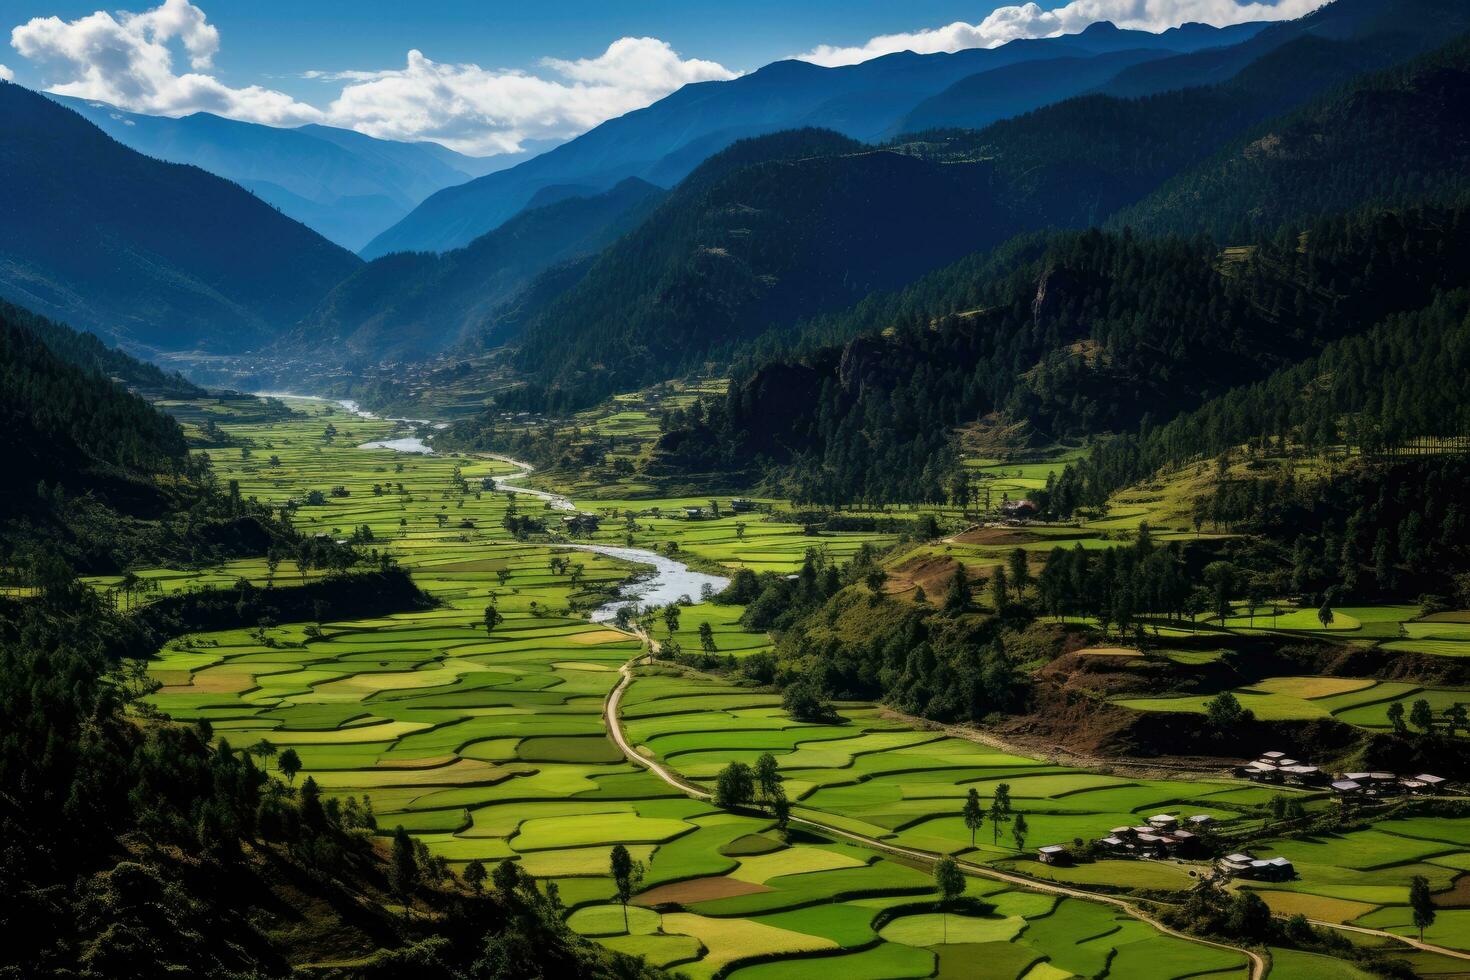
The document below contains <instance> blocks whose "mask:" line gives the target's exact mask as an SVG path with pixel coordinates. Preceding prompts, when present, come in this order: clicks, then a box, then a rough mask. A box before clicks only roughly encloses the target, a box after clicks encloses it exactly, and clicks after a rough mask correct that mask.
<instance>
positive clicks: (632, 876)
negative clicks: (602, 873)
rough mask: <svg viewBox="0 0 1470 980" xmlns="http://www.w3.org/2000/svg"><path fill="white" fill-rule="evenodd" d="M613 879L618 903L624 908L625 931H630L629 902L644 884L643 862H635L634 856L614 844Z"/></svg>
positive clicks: (620, 845) (624, 848)
mask: <svg viewBox="0 0 1470 980" xmlns="http://www.w3.org/2000/svg"><path fill="white" fill-rule="evenodd" d="M611 864H612V879H613V887H614V888H616V889H617V894H618V901H619V902H621V903H622V906H623V931H624V932H627V931H628V900H629V899H631V898H632V897H633V893H634V892H636V891H637V890H638V886H639V885H641V884H642V883H643V862H642V861H634V860H633V855H631V854H629V853H628V849H627V848H626V847H624V846H623V845H622V844H614V845H613V849H612V859H611Z"/></svg>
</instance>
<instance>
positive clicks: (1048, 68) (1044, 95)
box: [897, 48, 1168, 133]
mask: <svg viewBox="0 0 1470 980" xmlns="http://www.w3.org/2000/svg"><path fill="white" fill-rule="evenodd" d="M1167 56H1168V52H1167V51H1163V50H1160V49H1158V48H1136V49H1134V50H1131V51H1113V52H1109V53H1107V54H1099V55H1093V56H1092V57H1090V58H1049V59H1046V60H1044V61H1025V62H1021V63H1020V64H1016V65H1008V66H1006V67H1005V68H996V69H994V70H992V71H982V72H979V73H977V74H974V75H970V76H969V77H968V78H962V79H960V80H959V81H958V82H955V83H954V84H953V85H951V86H950V87H949V88H947V89H945V90H944V91H943V92H940V93H939V94H938V95H936V96H934V97H932V98H928V99H925V100H924V101H923V102H920V103H919V104H918V105H916V106H914V108H913V109H912V110H911V111H910V112H909V113H908V114H907V115H906V116H904V118H903V119H902V120H901V121H900V122H899V124H898V127H897V128H898V131H899V132H901V133H918V132H922V131H924V130H928V129H983V128H984V127H986V126H988V125H990V124H991V123H993V122H995V121H997V120H999V119H1005V118H1007V117H1009V116H1014V115H1016V114H1017V113H1019V112H1027V111H1029V110H1031V109H1036V108H1039V107H1041V106H1044V105H1048V104H1050V103H1053V102H1060V101H1061V100H1063V99H1067V98H1070V97H1072V96H1074V95H1080V94H1081V93H1083V92H1085V91H1087V90H1088V89H1090V88H1093V87H1094V86H1097V85H1101V84H1102V83H1103V82H1106V81H1108V80H1109V79H1111V78H1113V77H1114V76H1116V75H1117V74H1118V72H1120V71H1122V70H1123V69H1125V68H1128V67H1131V66H1133V65H1136V64H1139V63H1142V62H1146V61H1153V60H1155V59H1157V58H1164V57H1167Z"/></svg>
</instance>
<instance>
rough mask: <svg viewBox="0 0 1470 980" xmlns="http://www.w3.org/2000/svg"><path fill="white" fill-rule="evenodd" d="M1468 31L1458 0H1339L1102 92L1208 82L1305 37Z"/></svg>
mask: <svg viewBox="0 0 1470 980" xmlns="http://www.w3.org/2000/svg"><path fill="white" fill-rule="evenodd" d="M1464 30H1470V10H1467V9H1466V7H1465V5H1464V4H1463V3H1461V2H1459V0H1334V2H1332V3H1330V4H1327V5H1325V6H1323V7H1321V8H1319V9H1317V10H1315V11H1313V12H1312V13H1310V14H1307V15H1306V16H1303V17H1299V18H1297V19H1296V20H1290V21H1282V22H1279V23H1276V24H1271V25H1269V26H1267V27H1266V28H1264V29H1263V30H1261V31H1260V32H1258V33H1256V34H1254V35H1253V36H1252V37H1249V38H1247V39H1245V40H1242V41H1241V42H1240V43H1239V44H1234V45H1229V46H1220V47H1218V48H1213V49H1207V50H1201V51H1197V52H1191V53H1187V54H1181V55H1178V56H1176V57H1172V58H1160V59H1157V60H1154V61H1150V62H1148V63H1146V64H1140V65H1135V66H1133V67H1131V68H1128V69H1125V70H1123V71H1121V72H1119V73H1118V75H1117V77H1115V78H1114V79H1112V80H1111V81H1110V82H1108V83H1106V84H1104V85H1101V86H1099V87H1098V91H1099V92H1102V93H1105V94H1108V95H1118V96H1124V97H1130V96H1139V95H1153V94H1157V93H1159V92H1167V91H1170V90H1172V89H1178V88H1183V87H1186V86H1190V85H1209V84H1212V83H1215V82H1220V81H1224V80H1225V79H1227V78H1230V77H1231V76H1233V75H1235V74H1236V73H1237V72H1239V71H1240V70H1241V69H1243V68H1244V67H1245V66H1246V65H1248V64H1250V63H1251V62H1252V61H1255V60H1256V59H1258V58H1261V57H1263V56H1265V55H1266V54H1269V53H1270V52H1272V51H1274V50H1276V49H1277V48H1279V47H1281V46H1283V45H1286V44H1289V43H1291V42H1292V41H1296V40H1300V39H1301V38H1308V37H1315V38H1322V39H1325V40H1338V41H1341V40H1349V39H1352V38H1361V37H1369V36H1375V35H1387V34H1402V35H1406V36H1412V37H1417V38H1420V39H1425V40H1427V41H1428V43H1429V44H1431V45H1432V44H1434V43H1439V42H1442V41H1443V40H1444V39H1445V38H1448V37H1450V36H1452V35H1454V34H1458V33H1459V32H1461V31H1464ZM1433 39H1438V41H1435V40H1433Z"/></svg>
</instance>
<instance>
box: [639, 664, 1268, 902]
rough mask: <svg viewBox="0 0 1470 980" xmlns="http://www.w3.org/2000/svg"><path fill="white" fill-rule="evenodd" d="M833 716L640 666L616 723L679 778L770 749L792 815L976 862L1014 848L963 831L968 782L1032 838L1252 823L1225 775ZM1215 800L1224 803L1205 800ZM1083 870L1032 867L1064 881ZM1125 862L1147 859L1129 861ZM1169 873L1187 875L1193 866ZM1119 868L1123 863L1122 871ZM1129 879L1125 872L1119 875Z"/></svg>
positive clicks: (847, 711)
mask: <svg viewBox="0 0 1470 980" xmlns="http://www.w3.org/2000/svg"><path fill="white" fill-rule="evenodd" d="M841 714H842V717H843V719H844V721H843V723H842V724H840V725H815V724H806V723H802V722H796V721H793V720H792V719H790V718H789V717H788V716H787V715H786V714H785V713H784V712H783V711H781V710H780V707H779V704H778V702H777V700H776V698H775V697H773V696H767V695H760V694H752V693H748V692H746V691H743V690H740V689H738V688H733V687H730V686H729V685H727V684H725V683H723V682H721V681H718V680H710V679H699V678H695V677H671V676H662V675H658V674H655V675H654V676H648V677H641V678H640V679H639V680H637V681H636V682H635V683H634V684H633V685H632V687H631V688H630V689H629V692H628V694H627V695H626V696H625V697H624V706H623V712H622V715H623V719H624V729H625V731H626V733H627V735H628V738H629V740H630V741H631V742H633V743H634V744H636V745H637V746H638V747H639V749H640V751H645V752H646V754H648V755H650V756H656V757H657V758H659V759H660V760H661V761H663V762H665V763H666V764H668V765H669V766H670V767H672V768H674V769H675V770H677V771H678V772H679V773H681V774H682V775H684V776H686V777H688V778H690V779H692V780H694V781H695V782H698V783H703V784H706V785H709V784H710V783H711V782H712V780H713V778H714V776H715V775H716V774H717V773H718V772H719V770H720V769H721V768H723V767H724V766H725V765H727V764H729V763H730V762H734V761H742V762H753V761H754V760H755V759H756V758H757V757H758V756H759V755H760V754H761V753H763V752H770V753H772V754H773V755H774V756H775V757H776V760H777V762H778V763H779V764H780V767H781V773H782V776H783V777H784V779H785V787H786V791H787V793H788V795H790V797H791V798H792V799H793V800H794V801H796V803H797V808H796V812H797V814H798V815H807V816H811V817H817V818H820V819H822V820H824V821H826V822H829V823H832V824H833V825H836V826H841V827H843V828H845V829H849V830H852V831H854V832H856V833H861V834H864V835H867V836H871V837H875V838H879V839H882V840H884V841H889V842H892V843H894V844H898V845H901V846H905V847H913V848H919V849H922V850H926V851H934V852H941V853H950V854H962V855H964V856H966V857H967V858H969V859H971V860H979V861H991V862H995V861H1001V862H1012V861H1014V860H1015V859H1016V858H1017V857H1018V851H1017V849H1016V847H1015V845H1014V840H1013V839H1012V838H1011V835H1010V827H1009V826H1008V825H1007V826H1004V827H1002V828H1000V832H999V834H997V833H996V832H995V829H994V828H992V827H991V826H990V825H989V824H986V825H985V826H984V827H983V828H982V831H981V832H980V833H979V834H978V835H977V836H976V839H975V841H974V843H973V845H972V843H971V839H970V837H971V835H970V832H969V830H968V829H966V828H965V826H964V823H963V821H962V820H961V818H960V809H961V807H962V806H963V803H964V799H965V796H966V794H967V793H968V791H969V790H970V788H971V787H973V788H975V789H976V790H978V792H979V793H980V795H981V796H982V797H984V798H985V799H987V800H988V799H989V798H990V797H991V796H992V795H993V793H994V789H995V786H996V785H997V784H999V783H1002V782H1003V783H1006V784H1007V785H1009V787H1010V795H1011V798H1012V800H1013V801H1014V806H1015V808H1016V810H1017V811H1019V812H1024V813H1025V814H1026V821H1027V823H1028V824H1029V827H1030V833H1029V835H1028V837H1027V845H1028V848H1034V847H1036V846H1038V845H1043V844H1054V843H1071V842H1072V841H1073V839H1074V838H1078V837H1081V838H1084V839H1092V838H1094V837H1099V836H1105V835H1106V833H1107V831H1109V830H1110V829H1111V828H1113V827H1117V826H1120V825H1124V824H1127V825H1130V826H1132V825H1135V824H1137V823H1139V822H1140V821H1141V820H1142V819H1143V818H1146V817H1148V816H1152V815H1155V814H1158V813H1173V814H1176V815H1180V814H1182V815H1192V814H1198V813H1203V814H1209V815H1210V816H1213V817H1214V818H1215V819H1216V820H1217V821H1219V822H1220V824H1221V825H1222V826H1231V825H1238V826H1241V827H1244V826H1248V825H1249V824H1250V822H1251V821H1252V820H1255V819H1257V818H1255V817H1252V816H1249V815H1247V814H1243V813H1242V812H1241V807H1242V806H1249V805H1250V803H1249V802H1247V801H1248V800H1253V799H1254V798H1253V796H1252V795H1251V794H1253V793H1255V794H1258V795H1261V798H1262V800H1264V794H1260V791H1259V790H1253V789H1250V788H1243V787H1242V786H1241V784H1239V783H1233V782H1219V783H1210V782H1191V783H1183V782H1178V781H1167V780H1135V779H1128V778H1125V777H1122V776H1111V775H1105V774H1101V773H1095V772H1089V771H1085V770H1078V769H1068V768H1064V767H1061V766H1056V765H1053V764H1050V763H1047V762H1042V761H1038V760H1036V759H1031V758H1027V757H1025V756H1018V755H1012V754H1009V753H1006V752H1002V751H999V750H997V749H993V748H991V747H989V746H986V745H983V744H980V743H977V742H971V741H967V740H964V739H959V738H951V737H946V736H944V735H940V734H936V733H932V732H917V731H913V730H912V729H910V728H908V727H906V726H905V725H904V724H903V723H902V722H900V721H897V720H893V719H890V718H885V717H884V716H883V713H882V712H881V710H880V709H877V708H874V707H871V706H867V705H846V706H843V708H842V711H841ZM1217 798H1218V799H1219V800H1221V801H1222V802H1223V803H1225V804H1226V805H1224V806H1212V805H1211V803H1212V801H1214V800H1216V799H1217ZM1095 867H1096V865H1088V866H1084V867H1082V868H1072V869H1063V868H1057V869H1052V868H1043V867H1042V866H1038V865H1034V863H1032V864H1030V865H1028V868H1027V870H1028V873H1030V872H1035V871H1044V872H1046V873H1048V875H1049V876H1054V877H1058V879H1059V880H1072V879H1071V878H1070V877H1069V876H1071V875H1078V874H1085V873H1086V870H1085V869H1087V868H1095ZM1124 867H1126V868H1133V869H1141V868H1147V867H1151V866H1149V865H1144V864H1139V863H1137V862H1126V863H1124ZM1168 867H1169V868H1170V871H1171V873H1172V874H1173V877H1175V878H1183V879H1187V877H1188V875H1187V872H1182V871H1175V870H1174V866H1168ZM1120 873H1121V874H1122V876H1123V877H1124V878H1127V877H1128V874H1129V872H1127V871H1123V872H1120ZM1123 883H1124V884H1127V882H1126V881H1125V882H1123Z"/></svg>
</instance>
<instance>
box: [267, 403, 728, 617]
mask: <svg viewBox="0 0 1470 980" xmlns="http://www.w3.org/2000/svg"><path fill="white" fill-rule="evenodd" d="M255 394H256V395H257V396H259V397H262V398H300V399H304V400H306V401H315V402H334V403H336V404H338V405H340V406H342V407H343V408H344V409H346V410H347V411H349V412H351V413H352V414H354V415H357V416H358V417H360V418H365V419H375V418H378V417H379V416H377V415H374V414H373V413H372V412H369V411H366V410H364V409H363V408H361V407H360V406H359V405H358V404H357V403H356V402H353V401H346V400H342V399H331V398H322V397H319V396H316V395H298V394H295V393H293V392H284V391H258V392H255ZM387 421H390V422H406V423H409V424H414V425H432V426H433V427H435V428H441V427H443V426H445V425H446V424H447V423H444V422H431V421H428V420H426V419H387ZM357 448H359V449H388V450H391V451H393V452H398V453H413V454H416V455H433V453H434V450H433V447H431V446H430V445H429V444H428V443H426V442H424V441H423V439H421V438H419V437H418V436H403V437H400V438H397V439H378V440H375V441H373V442H365V443H363V444H362V445H361V446H358V447H357ZM482 455H484V456H487V457H489V458H490V459H496V460H499V461H500V462H502V463H509V464H510V465H511V466H514V467H516V468H517V469H518V470H520V472H518V473H510V474H507V475H505V476H499V477H496V478H495V486H496V489H497V490H499V491H501V492H503V493H513V494H515V495H516V496H518V497H519V496H526V497H536V498H538V499H540V500H544V501H546V502H547V503H549V504H550V505H551V507H552V509H553V510H560V511H576V509H577V506H576V504H574V503H572V502H571V500H570V499H568V498H567V497H564V496H562V495H561V494H558V493H552V492H551V491H549V490H537V489H535V488H533V487H522V486H517V485H515V481H517V480H524V479H525V478H526V477H528V476H530V475H531V473H532V472H534V470H535V467H533V466H532V465H531V464H530V463H526V462H523V461H521V460H519V459H512V458H511V457H509V456H502V455H500V454H498V453H484V454H482ZM559 547H564V548H569V549H571V550H573V551H591V552H595V553H597V554H599V555H606V556H607V557H609V558H617V559H620V560H622V561H626V562H631V563H633V564H636V565H647V566H650V567H651V568H652V569H653V571H652V573H651V574H648V575H642V576H639V577H638V578H636V579H634V580H633V581H631V582H629V583H627V584H626V585H624V586H623V587H622V588H620V589H619V590H618V597H617V598H616V599H614V600H612V601H611V602H606V603H604V604H602V605H601V606H598V607H597V608H596V609H594V610H592V613H591V617H590V618H591V619H592V621H593V622H595V623H605V622H610V621H612V620H613V619H616V618H617V615H618V610H619V609H622V608H624V607H628V608H632V609H637V608H638V607H640V606H667V605H668V604H670V603H672V602H677V601H679V600H680V599H683V598H688V599H690V600H692V601H695V602H697V601H699V596H700V593H701V592H702V591H703V590H704V587H705V586H706V585H707V586H709V587H710V588H711V589H713V590H714V591H716V592H719V591H720V590H722V589H724V588H725V586H727V585H729V584H730V580H729V579H727V578H724V577H722V576H719V575H709V574H707V573H705V572H696V571H694V570H693V569H692V568H690V567H689V566H688V565H686V564H684V563H683V562H681V561H677V560H675V559H673V558H668V557H666V556H664V555H661V554H659V553H658V552H656V551H649V550H647V549H645V548H624V547H620V546H616V545H606V544H563V545H559Z"/></svg>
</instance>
